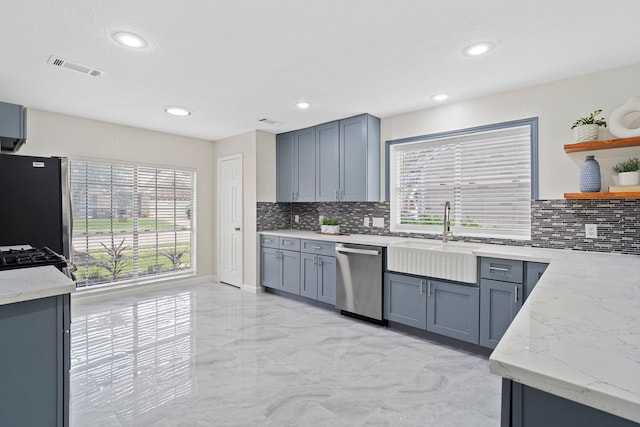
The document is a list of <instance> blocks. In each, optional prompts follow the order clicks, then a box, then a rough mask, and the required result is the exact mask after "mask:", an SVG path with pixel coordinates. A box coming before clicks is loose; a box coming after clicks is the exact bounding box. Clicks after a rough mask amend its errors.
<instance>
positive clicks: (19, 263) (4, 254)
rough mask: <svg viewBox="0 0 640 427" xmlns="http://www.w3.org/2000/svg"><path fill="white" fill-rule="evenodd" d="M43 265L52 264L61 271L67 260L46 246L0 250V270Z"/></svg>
mask: <svg viewBox="0 0 640 427" xmlns="http://www.w3.org/2000/svg"><path fill="white" fill-rule="evenodd" d="M45 265H52V266H54V267H56V268H57V269H58V270H60V271H62V270H63V269H64V268H66V267H67V261H66V260H65V259H64V257H63V256H61V255H59V254H57V253H55V252H54V251H52V250H51V249H49V248H48V247H46V246H45V247H42V248H39V249H34V248H28V247H24V248H21V249H6V250H0V270H11V269H14V268H26V267H41V266H45Z"/></svg>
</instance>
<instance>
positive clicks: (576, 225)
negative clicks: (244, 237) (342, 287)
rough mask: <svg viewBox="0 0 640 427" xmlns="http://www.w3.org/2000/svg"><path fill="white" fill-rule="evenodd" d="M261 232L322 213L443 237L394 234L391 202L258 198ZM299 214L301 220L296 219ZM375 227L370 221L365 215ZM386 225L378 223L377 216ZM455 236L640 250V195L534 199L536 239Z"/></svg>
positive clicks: (345, 223) (303, 226) (360, 226)
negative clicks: (594, 229) (591, 234)
mask: <svg viewBox="0 0 640 427" xmlns="http://www.w3.org/2000/svg"><path fill="white" fill-rule="evenodd" d="M257 209H258V212H257V214H258V215H257V216H258V224H257V230H258V231H265V230H276V229H289V228H291V229H298V230H310V231H317V230H319V229H320V226H319V222H318V218H319V216H320V215H323V216H325V217H330V218H337V219H339V220H340V231H342V232H345V233H350V234H377V235H391V236H402V237H415V238H440V237H441V235H434V234H411V233H392V232H391V231H390V229H389V217H390V215H389V212H390V211H389V202H319V203H266V202H259V203H258V208H257ZM295 215H298V216H299V220H300V221H299V222H298V223H296V222H295V221H294V218H295ZM365 216H366V217H368V218H369V219H370V226H369V227H365V226H364V217H365ZM374 217H375V218H384V227H383V228H377V227H373V226H372V225H373V223H372V219H373V218H374ZM585 224H596V225H597V226H598V238H595V239H587V238H586V236H585ZM455 240H459V241H468V242H478V243H493V244H504V245H514V246H533V247H541V248H553V249H571V250H583V251H596V252H617V253H625V254H634V255H640V200H636V199H594V200H532V201H531V240H530V241H529V240H527V241H522V240H508V239H488V238H467V237H460V236H456V238H455Z"/></svg>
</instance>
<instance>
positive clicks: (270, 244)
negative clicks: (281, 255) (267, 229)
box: [260, 235, 279, 249]
mask: <svg viewBox="0 0 640 427" xmlns="http://www.w3.org/2000/svg"><path fill="white" fill-rule="evenodd" d="M278 240H279V237H277V236H265V235H261V236H260V246H262V247H265V248H273V249H278Z"/></svg>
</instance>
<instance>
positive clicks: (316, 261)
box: [313, 256, 318, 265]
mask: <svg viewBox="0 0 640 427" xmlns="http://www.w3.org/2000/svg"><path fill="white" fill-rule="evenodd" d="M313 265H318V257H317V256H314V257H313Z"/></svg>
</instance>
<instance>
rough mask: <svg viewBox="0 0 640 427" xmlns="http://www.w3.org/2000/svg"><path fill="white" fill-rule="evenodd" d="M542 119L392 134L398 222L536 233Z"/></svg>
mask: <svg viewBox="0 0 640 427" xmlns="http://www.w3.org/2000/svg"><path fill="white" fill-rule="evenodd" d="M536 135H537V119H526V120H520V121H517V122H509V123H500V124H496V125H491V126H485V127H481V128H474V129H466V130H461V131H456V132H450V133H443V134H436V135H425V136H421V137H416V138H407V139H403V140H396V141H388V142H387V150H388V152H387V159H388V162H389V164H388V167H387V173H388V188H389V198H390V202H391V229H392V231H404V232H414V233H434V234H436V233H437V234H440V233H442V231H443V214H444V205H445V202H446V201H449V202H450V203H451V208H452V209H451V227H452V231H453V233H454V235H458V236H476V237H499V238H509V239H530V238H531V199H532V197H536V194H535V192H536V191H537V186H536V184H537V180H536V179H535V175H536V168H537V165H536V161H537V159H536V157H537V154H536V153H537V136H536Z"/></svg>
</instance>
